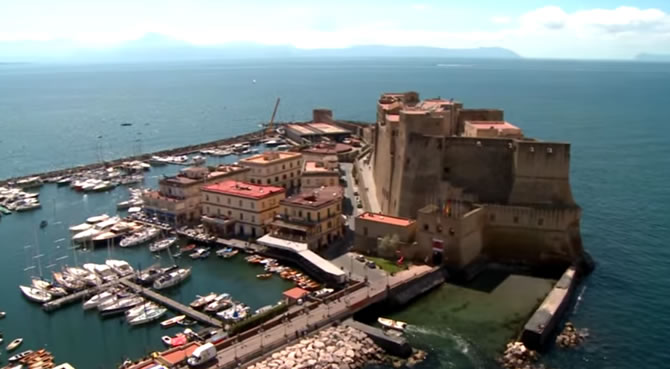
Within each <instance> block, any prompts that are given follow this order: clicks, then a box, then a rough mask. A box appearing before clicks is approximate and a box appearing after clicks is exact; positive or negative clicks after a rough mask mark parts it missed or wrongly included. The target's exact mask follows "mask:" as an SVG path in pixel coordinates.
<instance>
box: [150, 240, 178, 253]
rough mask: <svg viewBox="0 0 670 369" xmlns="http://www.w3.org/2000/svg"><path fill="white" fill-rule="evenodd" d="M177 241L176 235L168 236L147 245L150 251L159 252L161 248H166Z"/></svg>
mask: <svg viewBox="0 0 670 369" xmlns="http://www.w3.org/2000/svg"><path fill="white" fill-rule="evenodd" d="M176 242H177V237H169V238H166V239H164V240H160V241H157V242H154V243H152V244H151V245H150V246H149V251H151V252H159V251H163V250H167V249H169V248H170V246H172V245H174V244H175V243H176Z"/></svg>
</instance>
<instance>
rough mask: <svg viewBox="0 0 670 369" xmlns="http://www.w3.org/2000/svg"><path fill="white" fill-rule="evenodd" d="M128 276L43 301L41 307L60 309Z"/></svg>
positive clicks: (50, 309)
mask: <svg viewBox="0 0 670 369" xmlns="http://www.w3.org/2000/svg"><path fill="white" fill-rule="evenodd" d="M128 278H129V277H124V278H121V279H119V280H116V281H112V282H108V283H104V284H101V285H99V286H96V287H91V288H87V289H85V290H81V291H79V292H75V293H72V294H69V295H67V296H63V297H60V298H57V299H55V300H51V301H48V302H45V303H44V304H42V309H43V310H44V311H53V310H56V309H60V308H61V307H63V306H66V305H70V304H71V303H73V302H77V301H82V300H84V299H85V298H87V297H91V296H93V295H95V294H96V293H100V292H102V291H104V290H106V289H108V288H109V287H112V286H113V285H115V284H118V283H119V282H122V281H124V280H126V279H128Z"/></svg>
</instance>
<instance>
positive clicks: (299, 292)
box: [284, 287, 309, 300]
mask: <svg viewBox="0 0 670 369" xmlns="http://www.w3.org/2000/svg"><path fill="white" fill-rule="evenodd" d="M308 294H309V291H306V290H303V289H302V288H300V287H294V288H291V289H290V290H286V291H284V296H285V297H288V298H290V299H293V300H298V299H301V298H303V297H305V296H307V295H308Z"/></svg>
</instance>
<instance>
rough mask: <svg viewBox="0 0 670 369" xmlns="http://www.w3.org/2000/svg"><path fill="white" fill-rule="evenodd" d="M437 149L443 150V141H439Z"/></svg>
mask: <svg viewBox="0 0 670 369" xmlns="http://www.w3.org/2000/svg"><path fill="white" fill-rule="evenodd" d="M437 148H438V149H439V150H442V140H437Z"/></svg>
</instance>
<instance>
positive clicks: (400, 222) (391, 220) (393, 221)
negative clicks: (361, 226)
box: [358, 212, 415, 227]
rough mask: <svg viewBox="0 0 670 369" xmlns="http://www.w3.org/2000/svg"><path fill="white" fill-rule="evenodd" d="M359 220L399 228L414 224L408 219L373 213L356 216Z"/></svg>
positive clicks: (412, 220)
mask: <svg viewBox="0 0 670 369" xmlns="http://www.w3.org/2000/svg"><path fill="white" fill-rule="evenodd" d="M358 218H360V219H365V220H370V221H373V222H378V223H385V224H390V225H394V226H399V227H407V226H409V225H410V224H412V223H414V222H415V221H414V219H409V218H400V217H392V216H389V215H385V214H375V213H369V212H366V213H363V214H361V215H359V216H358Z"/></svg>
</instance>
